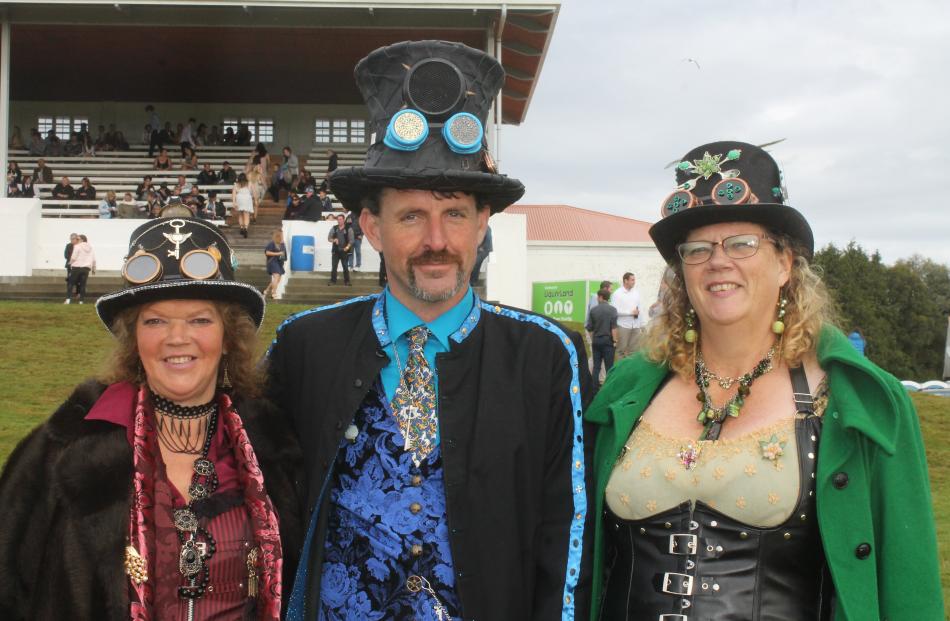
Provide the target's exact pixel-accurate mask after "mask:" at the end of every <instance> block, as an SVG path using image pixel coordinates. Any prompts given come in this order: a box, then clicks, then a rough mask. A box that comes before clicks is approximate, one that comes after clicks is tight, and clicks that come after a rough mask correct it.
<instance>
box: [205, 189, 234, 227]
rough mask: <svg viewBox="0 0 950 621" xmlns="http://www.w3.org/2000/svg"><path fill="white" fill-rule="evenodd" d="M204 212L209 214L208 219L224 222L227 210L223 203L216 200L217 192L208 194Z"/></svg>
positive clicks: (213, 191)
mask: <svg viewBox="0 0 950 621" xmlns="http://www.w3.org/2000/svg"><path fill="white" fill-rule="evenodd" d="M205 210H206V211H207V212H208V213H209V214H211V215H210V216H209V217H211V218H213V219H215V220H224V219H225V218H227V217H228V208H227V207H225V205H224V201H222V200H221V199H219V198H218V191H217V190H211V191H210V192H208V205H207V207H206V208H205Z"/></svg>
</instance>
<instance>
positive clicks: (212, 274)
mask: <svg viewBox="0 0 950 621" xmlns="http://www.w3.org/2000/svg"><path fill="white" fill-rule="evenodd" d="M234 264H235V261H234V253H233V251H232V250H231V246H229V245H228V242H227V240H226V239H225V238H224V235H222V234H221V231H220V230H218V227H216V226H214V225H213V224H210V223H208V222H206V221H205V220H199V219H196V218H158V219H156V220H149V221H148V222H147V223H145V224H143V225H142V226H140V227H138V228H137V229H135V230H134V231H133V232H132V236H131V238H130V240H129V252H128V254H127V255H126V257H125V265H123V267H122V277H123V279H124V280H125V282H126V288H125V289H122V290H121V291H116V292H115V293H109V294H107V295H104V296H102V297H101V298H99V300H98V301H97V302H96V312H98V313H99V318H100V319H101V320H102V322H103V323H104V324H105V325H106V327H107V328H109V330H110V331H111V330H112V323H113V321H114V320H115V318H116V315H118V313H119V312H120V311H122V310H124V309H126V308H130V307H132V306H137V305H139V304H145V303H147V302H157V301H160V300H182V299H187V300H216V301H221V302H236V303H237V304H239V305H241V306H242V307H243V308H244V309H245V310H246V311H247V313H248V315H249V316H250V317H251V320H252V321H253V322H254V325H256V326H257V327H260V325H261V321H263V319H264V298H263V296H261V293H260V292H259V291H258V290H257V289H255V288H254V287H253V286H251V285H249V284H247V283H242V282H237V281H235V280H234Z"/></svg>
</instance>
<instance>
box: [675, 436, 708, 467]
mask: <svg viewBox="0 0 950 621" xmlns="http://www.w3.org/2000/svg"><path fill="white" fill-rule="evenodd" d="M702 450H703V447H702V445H700V444H694V443H693V442H692V441H691V442H689V443H687V444H686V445H684V446H681V447H680V452H679V453H677V454H676V457H677V459H679V461H680V463H681V464H683V467H684V468H686V469H687V470H692V469H693V468H695V467H696V462H698V461H699V454H700V453H701V452H702Z"/></svg>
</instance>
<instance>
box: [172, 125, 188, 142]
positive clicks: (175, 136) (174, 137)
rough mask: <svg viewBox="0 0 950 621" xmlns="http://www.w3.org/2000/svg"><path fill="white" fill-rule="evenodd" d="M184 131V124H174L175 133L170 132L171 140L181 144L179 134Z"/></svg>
mask: <svg viewBox="0 0 950 621" xmlns="http://www.w3.org/2000/svg"><path fill="white" fill-rule="evenodd" d="M184 131H185V126H184V125H182V124H181V123H179V124H178V125H176V126H175V133H174V134H172V142H174V143H175V144H181V135H182V134H183V133H184Z"/></svg>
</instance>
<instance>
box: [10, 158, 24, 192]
mask: <svg viewBox="0 0 950 621" xmlns="http://www.w3.org/2000/svg"><path fill="white" fill-rule="evenodd" d="M22 182H23V171H21V170H20V165H19V164H17V163H16V162H14V161H13V160H10V163H8V164H7V183H8V184H10V183H14V184H16V185H17V186H19V185H20V183H22Z"/></svg>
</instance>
